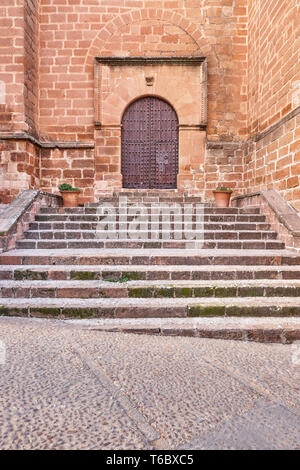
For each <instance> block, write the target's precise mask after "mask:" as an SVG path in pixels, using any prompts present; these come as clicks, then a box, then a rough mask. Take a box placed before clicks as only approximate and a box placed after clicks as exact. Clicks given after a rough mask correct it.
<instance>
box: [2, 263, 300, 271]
mask: <svg viewBox="0 0 300 470" xmlns="http://www.w3.org/2000/svg"><path fill="white" fill-rule="evenodd" d="M208 267H209V268H210V271H211V272H215V271H216V272H217V271H229V272H231V271H232V266H230V265H226V264H225V265H214V266H208V265H200V266H197V265H192V266H191V265H180V264H179V265H172V264H170V265H167V266H166V265H157V264H153V265H151V266H147V265H143V264H137V265H132V264H130V265H128V264H124V265H107V264H103V265H102V264H98V265H97V264H93V265H74V264H69V265H68V264H62V265H53V264H42V265H41V264H34V265H31V264H26V265H24V264H20V265H18V264H14V265H0V271H8V270H13V271H27V270H30V271H47V270H51V271H74V270H76V271H87V272H97V271H109V272H110V271H119V272H122V271H131V272H134V271H144V272H147V271H157V272H160V271H166V270H167V271H173V272H177V271H181V272H185V271H199V272H202V271H204V272H207V270H208ZM234 270H235V271H242V272H244V271H249V272H256V271H271V272H272V271H295V272H298V271H300V265H294V266H293V265H292V266H286V265H266V266H264V265H249V266H235V267H234Z"/></svg>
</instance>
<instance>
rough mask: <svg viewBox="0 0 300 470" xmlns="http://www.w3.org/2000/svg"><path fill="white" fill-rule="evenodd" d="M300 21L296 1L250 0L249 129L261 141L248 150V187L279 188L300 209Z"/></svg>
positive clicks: (250, 190)
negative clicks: (271, 0)
mask: <svg viewBox="0 0 300 470" xmlns="http://www.w3.org/2000/svg"><path fill="white" fill-rule="evenodd" d="M299 26H300V6H299V3H298V6H297V2H295V0H280V1H273V2H270V1H268V0H249V38H248V42H249V132H250V135H251V136H254V135H255V136H256V139H255V140H257V139H258V140H257V142H255V143H254V144H253V145H252V146H251V147H250V151H249V152H247V154H246V158H245V169H244V171H245V174H244V187H245V192H252V191H255V190H258V189H277V190H279V191H280V192H281V194H282V196H283V197H284V198H285V199H286V200H288V201H290V202H291V203H292V204H293V205H294V206H295V207H296V208H297V209H298V210H300V187H299V175H300V137H299V136H300V131H299V127H300V126H299V124H300V115H299V114H298V115H297V113H299V105H300V62H299V33H300V28H299ZM270 126H274V127H272V128H271V129H270ZM270 130H271V132H268V131H270ZM263 131H264V132H265V134H261V135H257V133H262V132H263Z"/></svg>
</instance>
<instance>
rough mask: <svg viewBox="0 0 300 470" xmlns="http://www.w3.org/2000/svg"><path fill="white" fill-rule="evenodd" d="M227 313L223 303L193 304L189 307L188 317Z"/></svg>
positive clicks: (215, 315) (216, 315) (214, 315)
mask: <svg viewBox="0 0 300 470" xmlns="http://www.w3.org/2000/svg"><path fill="white" fill-rule="evenodd" d="M224 315H225V306H223V305H205V306H202V305H192V306H189V307H188V312H187V316H188V317H220V316H224Z"/></svg>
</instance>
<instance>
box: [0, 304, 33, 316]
mask: <svg viewBox="0 0 300 470" xmlns="http://www.w3.org/2000/svg"><path fill="white" fill-rule="evenodd" d="M0 316H1V317H3V316H11V317H27V316H28V308H18V307H7V306H4V305H0Z"/></svg>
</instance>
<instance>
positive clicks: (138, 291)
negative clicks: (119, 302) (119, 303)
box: [128, 287, 153, 298]
mask: <svg viewBox="0 0 300 470" xmlns="http://www.w3.org/2000/svg"><path fill="white" fill-rule="evenodd" d="M128 297H134V298H139V297H147V298H149V297H153V288H152V287H132V288H129V289H128Z"/></svg>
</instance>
